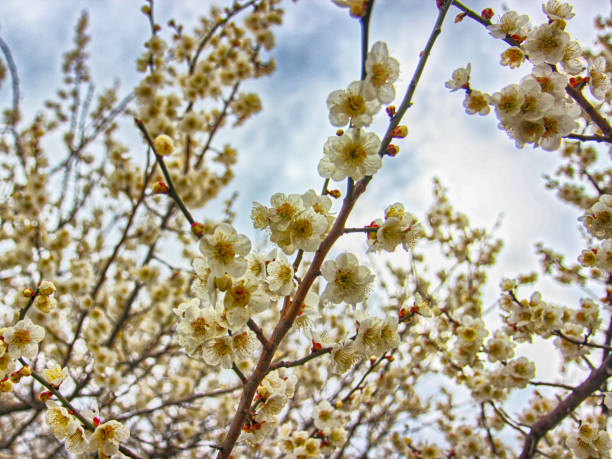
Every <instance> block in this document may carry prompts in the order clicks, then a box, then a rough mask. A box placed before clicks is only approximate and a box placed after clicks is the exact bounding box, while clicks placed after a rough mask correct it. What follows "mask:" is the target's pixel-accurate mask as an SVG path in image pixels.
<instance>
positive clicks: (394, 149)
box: [385, 143, 399, 156]
mask: <svg viewBox="0 0 612 459" xmlns="http://www.w3.org/2000/svg"><path fill="white" fill-rule="evenodd" d="M385 153H386V154H387V155H389V156H396V155H397V154H398V153H399V147H398V146H397V145H393V144H392V143H391V144H389V145H387V148H385Z"/></svg>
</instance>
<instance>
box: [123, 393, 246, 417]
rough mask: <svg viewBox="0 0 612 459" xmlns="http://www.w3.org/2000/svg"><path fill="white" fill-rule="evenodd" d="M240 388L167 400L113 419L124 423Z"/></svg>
mask: <svg viewBox="0 0 612 459" xmlns="http://www.w3.org/2000/svg"><path fill="white" fill-rule="evenodd" d="M241 387H242V386H234V387H229V388H227V389H219V390H214V391H211V392H202V393H198V394H193V395H190V396H189V397H185V398H183V399H180V400H167V401H165V402H163V403H160V404H159V405H158V406H155V407H153V408H144V409H142V410H138V411H134V412H132V413H126V414H123V415H121V416H116V417H114V418H113V419H115V420H117V421H124V420H126V419H130V418H133V417H135V416H142V415H144V414H149V413H153V412H155V411H157V410H160V409H162V408H166V407H168V406H174V405H182V404H184V403H189V402H193V401H194V400H198V399H200V398H205V397H216V396H217V395H225V394H229V393H231V392H234V391H235V390H237V389H240V388H241Z"/></svg>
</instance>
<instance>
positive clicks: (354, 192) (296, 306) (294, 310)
mask: <svg viewBox="0 0 612 459" xmlns="http://www.w3.org/2000/svg"><path fill="white" fill-rule="evenodd" d="M450 5H451V2H447V3H446V4H445V5H444V7H442V8H441V9H440V10H439V12H438V18H437V20H436V23H435V25H434V28H433V30H432V33H431V35H430V37H429V39H428V41H427V45H426V47H425V50H424V51H423V55H422V57H421V59H420V60H419V65H418V66H417V69H416V70H415V73H414V76H413V78H412V81H411V82H410V85H409V87H408V90H407V92H406V95H405V96H404V100H403V101H402V105H401V106H400V108H399V109H398V111H397V114H396V115H395V116H394V117H393V119H392V121H391V123H390V126H389V128H388V129H387V133H386V134H385V139H384V140H383V142H382V144H381V148H380V150H379V154H380V155H381V156H382V154H383V153H384V151H385V148H386V145H385V142H386V144H387V145H388V144H389V142H390V141H391V132H392V130H393V129H394V128H395V127H396V126H397V125H398V124H399V122H400V120H401V118H402V116H403V115H404V114H405V112H406V110H407V109H408V108H409V107H410V105H411V100H412V96H413V94H414V91H415V90H416V86H417V83H418V81H419V78H420V76H421V74H422V72H423V69H424V67H425V63H426V61H427V57H428V56H429V54H430V53H431V49H432V47H433V44H434V42H435V40H436V38H437V37H438V35H440V33H441V31H442V23H443V21H444V17H445V16H446V13H447V11H448V9H449V7H450ZM371 179H372V177H371V176H368V177H365V178H363V179H362V180H360V181H359V182H358V183H356V184H355V185H354V186H353V182H352V180H350V179H349V183H348V192H347V194H346V196H345V198H344V201H343V203H342V208H341V209H340V212H339V213H338V217H337V218H336V221H335V222H334V224H333V226H332V228H331V229H330V231H329V233H328V234H327V236H326V238H325V239H324V240H323V242H321V244H320V246H319V248H318V249H317V251H316V252H315V255H314V258H313V259H312V262H311V265H310V266H309V268H308V271H307V272H306V274H305V275H304V278H303V279H302V282H301V283H300V285H299V287H298V289H297V291H296V293H295V296H294V298H293V300H292V301H291V302H285V305H284V306H283V309H282V310H281V314H280V316H281V317H280V320H279V322H278V323H277V325H276V327H275V328H274V331H273V333H272V336H271V337H270V342H271V345H270V347H269V348H264V349H263V350H262V353H261V355H260V357H259V361H258V362H257V366H256V367H255V370H254V371H253V373H252V374H251V376H250V377H249V378H248V381H247V383H246V384H245V386H244V389H243V392H242V396H241V398H240V402H239V404H238V408H237V410H236V414H235V415H234V418H233V420H232V422H231V424H230V427H229V430H228V431H227V434H226V436H225V439H224V440H223V443H222V444H221V449H220V451H219V453H218V455H217V459H227V458H228V457H229V455H230V453H231V451H232V449H233V448H234V445H235V444H236V441H237V440H238V436H239V435H240V431H241V429H242V426H243V425H244V423H245V421H246V418H247V416H248V414H249V409H250V406H251V402H252V400H253V397H254V395H255V391H256V390H257V386H258V385H259V383H260V382H261V381H262V380H263V378H264V377H265V375H266V374H267V373H268V372H269V369H270V364H271V362H272V358H273V356H274V353H275V352H276V349H277V348H278V346H279V345H280V343H281V341H282V340H283V338H284V337H285V335H286V334H287V332H288V331H289V329H290V328H291V325H292V324H293V321H294V320H295V318H296V317H297V314H298V313H299V310H300V306H301V304H302V303H303V301H304V298H305V297H306V294H307V293H308V291H309V290H310V287H311V286H312V284H313V282H314V281H315V279H316V278H317V276H318V275H319V272H320V269H321V265H322V264H323V261H324V260H325V257H326V256H327V253H328V252H329V250H330V249H331V247H332V246H333V244H334V243H335V242H336V240H337V239H338V238H339V237H340V236H341V235H342V234H344V227H345V225H346V220H347V219H348V216H349V214H350V212H351V210H352V209H353V207H354V205H355V203H356V202H357V200H358V199H359V197H360V196H361V195H362V194H363V193H364V192H365V190H366V187H367V185H368V183H369V182H370V180H371Z"/></svg>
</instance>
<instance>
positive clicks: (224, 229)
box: [0, 0, 612, 458]
mask: <svg viewBox="0 0 612 459" xmlns="http://www.w3.org/2000/svg"><path fill="white" fill-rule="evenodd" d="M378 1H380V0H377V1H375V0H334V3H336V4H337V5H338V6H340V7H348V9H349V12H350V16H351V17H352V19H349V18H347V20H354V21H356V22H359V23H360V25H361V30H362V43H361V50H360V52H361V75H356V76H355V80H354V81H352V82H347V84H346V85H343V86H342V88H345V89H342V88H341V89H335V90H331V92H330V94H329V97H328V98H327V107H328V110H329V122H330V124H331V126H333V127H334V128H333V129H338V130H337V131H336V132H335V134H334V135H332V136H330V137H329V138H328V139H327V140H325V139H321V152H322V153H321V156H320V158H319V162H318V167H317V170H316V171H314V170H313V171H312V173H313V174H318V175H319V176H320V178H321V185H322V186H321V189H320V191H315V190H312V189H310V190H304V191H303V192H302V193H299V194H288V193H285V192H283V190H279V191H278V192H276V193H274V194H273V195H272V196H270V198H269V201H268V202H265V203H258V202H255V203H253V207H252V212H251V220H252V225H253V229H254V231H258V232H260V233H264V234H265V235H266V240H267V243H266V245H265V246H259V247H255V246H254V244H253V243H252V242H251V238H250V237H249V236H247V235H245V234H240V233H239V232H238V231H237V230H236V228H235V227H234V225H233V219H234V213H233V210H232V207H231V204H232V203H231V200H230V202H228V203H227V206H226V209H225V212H224V214H222V215H218V216H217V218H210V219H208V220H202V221H200V220H198V219H197V218H195V217H194V215H202V213H201V209H202V208H204V206H205V205H206V204H207V203H209V202H210V201H211V200H212V199H214V198H215V197H216V196H217V195H218V194H219V192H220V190H221V189H223V188H224V187H225V186H227V185H228V184H229V183H230V181H231V179H232V177H233V174H234V173H233V166H234V165H235V163H236V158H237V154H238V152H237V151H236V150H235V149H234V148H233V147H232V146H230V145H225V146H220V145H218V140H217V139H218V133H219V132H221V131H223V130H226V129H239V128H240V125H242V124H243V123H244V122H245V121H246V120H247V119H248V118H249V117H251V116H252V115H254V114H255V113H256V112H258V111H259V110H260V109H261V103H260V99H259V97H258V96H257V94H255V93H250V92H245V91H246V90H245V89H244V88H245V86H248V80H250V79H252V78H258V77H261V76H263V75H267V74H269V73H270V72H272V71H273V70H274V67H275V64H274V60H273V59H272V58H271V54H270V53H271V50H272V49H273V47H274V42H275V39H274V35H273V29H274V27H276V26H278V25H280V24H281V22H282V18H283V10H282V9H281V0H244V1H237V0H234V1H232V2H226V3H227V5H225V6H224V7H213V8H212V9H211V10H210V13H209V14H208V16H207V17H205V18H202V19H201V21H200V22H199V24H198V26H197V27H196V28H195V29H194V30H192V31H186V30H185V29H184V27H183V26H182V25H181V24H178V23H177V22H176V21H174V20H170V21H169V22H168V25H167V26H164V27H162V26H161V25H160V23H158V18H157V17H156V16H155V14H154V11H155V8H154V7H155V5H154V2H153V0H147V1H146V2H145V4H144V5H143V6H142V12H143V13H144V17H145V18H146V20H148V22H149V24H150V36H149V37H147V38H146V41H145V48H144V51H143V52H142V54H141V56H140V57H139V59H138V61H137V67H138V70H139V71H140V72H141V73H142V79H141V81H140V82H139V84H138V85H137V86H136V87H135V88H133V91H131V92H130V93H129V94H128V95H127V96H125V97H124V98H120V97H119V95H118V94H119V90H118V88H117V87H113V88H110V89H108V90H106V91H104V92H102V93H100V94H99V95H98V96H97V99H96V98H95V97H94V94H95V92H94V86H93V84H92V83H91V79H92V76H91V74H90V70H89V67H88V64H87V57H88V52H87V44H88V41H89V37H88V35H87V21H88V17H87V15H86V14H84V15H83V16H82V17H81V19H80V20H79V22H78V24H77V27H76V32H75V40H74V48H73V49H72V50H71V51H69V52H68V53H67V54H66V55H65V58H64V65H63V71H64V86H62V87H61V88H60V89H59V90H58V91H57V93H56V94H55V95H54V96H53V97H52V98H50V99H49V100H48V101H47V102H46V104H45V109H44V111H43V112H41V113H40V114H37V115H35V116H34V118H33V119H31V120H29V121H25V119H24V113H22V109H21V107H20V102H21V98H20V94H21V91H22V88H21V87H20V80H19V73H18V68H17V66H16V65H15V62H14V59H13V55H12V52H11V48H10V46H9V44H7V43H6V42H5V41H4V40H2V39H0V51H1V52H2V60H1V61H0V62H1V63H2V65H1V66H0V77H1V79H2V80H4V82H5V88H4V89H3V90H5V91H10V92H11V94H12V104H11V106H10V107H8V108H7V109H6V110H5V112H4V116H3V120H2V122H3V130H2V133H1V134H0V135H1V137H0V150H1V153H2V154H1V156H0V163H1V165H2V180H3V182H4V183H5V184H7V186H8V188H9V190H10V191H9V193H8V195H7V197H6V199H4V200H3V202H2V203H0V231H1V235H2V239H1V240H2V242H1V245H0V247H1V248H2V249H1V251H0V253H1V257H0V260H1V265H0V289H1V290H0V291H1V292H2V302H1V303H0V307H1V308H2V309H1V310H2V312H3V316H2V321H3V322H2V327H1V328H0V390H1V391H2V395H1V398H0V419H1V420H2V422H0V431H1V432H2V437H1V439H0V454H2V457H63V456H66V455H68V453H70V454H73V455H82V456H83V457H85V456H86V455H89V454H91V453H97V455H98V457H123V456H127V457H132V458H140V457H211V456H215V455H216V456H217V457H220V458H227V457H230V456H232V457H295V458H304V457H334V458H340V457H383V456H384V455H388V456H390V457H409V458H451V457H495V458H496V457H515V456H518V457H521V458H531V457H554V458H565V457H580V458H604V457H610V448H611V446H612V443H611V441H610V437H609V435H608V433H607V425H608V413H609V408H610V407H612V396H611V395H610V394H609V393H608V391H607V380H608V378H609V377H610V376H612V354H611V353H610V351H611V350H612V347H611V346H612V317H611V314H610V307H611V303H612V280H611V279H612V277H611V273H612V261H611V260H612V242H611V241H612V169H610V168H609V167H608V166H607V164H606V159H607V158H606V156H605V155H603V154H602V152H603V149H604V148H605V147H606V146H608V147H609V145H610V144H611V143H612V128H611V127H610V124H609V122H608V121H607V117H608V115H609V114H610V99H611V96H612V92H611V90H610V83H609V80H610V67H611V66H612V54H611V48H610V45H609V43H608V42H607V38H609V35H606V31H607V30H608V29H609V28H610V26H611V25H612V24H611V22H610V21H609V20H608V21H607V22H606V21H604V20H602V19H600V20H599V22H598V27H599V29H600V35H601V37H602V40H601V43H602V46H601V47H600V49H598V50H595V51H584V50H583V49H582V48H581V46H580V44H578V43H577V42H575V41H572V39H571V35H570V31H571V19H572V17H573V16H574V14H573V11H572V6H571V5H570V4H568V3H564V2H561V1H559V0H548V1H547V2H546V3H545V4H544V5H543V16H542V18H532V19H531V20H530V18H528V17H527V16H526V15H523V14H521V13H520V12H515V11H506V12H504V13H503V14H501V15H498V16H495V15H494V12H493V10H491V9H489V8H487V9H485V10H483V11H481V12H476V11H473V10H471V9H470V8H469V7H468V6H466V5H464V4H463V3H461V2H459V1H457V0H438V1H437V2H436V3H434V2H431V4H429V2H424V4H425V3H427V7H430V8H432V9H434V8H436V7H437V10H438V13H437V14H438V15H437V19H436V21H435V23H434V24H432V31H431V35H430V37H429V39H428V40H427V42H426V43H424V48H423V51H422V53H421V55H420V57H419V59H418V62H417V65H416V68H415V70H414V73H413V74H412V76H411V77H408V78H410V84H409V85H408V89H407V92H406V93H405V94H402V95H398V94H396V88H395V86H394V83H395V82H396V81H397V79H398V77H399V74H400V62H399V61H398V60H397V59H396V58H394V57H393V56H392V53H390V49H392V48H393V44H392V43H389V44H388V43H384V42H380V41H377V42H375V43H370V42H369V33H368V31H369V24H370V21H375V20H376V9H375V4H376V3H378ZM287 7H288V8H291V5H287ZM451 12H454V14H455V16H454V20H455V22H460V21H468V20H470V21H476V22H478V23H480V24H482V26H483V29H482V34H483V37H485V36H489V37H490V39H491V40H495V39H498V40H503V41H505V42H506V43H507V45H508V48H507V50H506V51H504V52H503V53H502V55H501V61H500V63H501V65H502V66H508V67H511V68H518V67H521V68H525V69H526V72H527V73H526V76H524V77H523V78H522V79H521V80H520V81H517V82H515V83H513V84H510V85H508V86H506V87H504V88H492V90H491V91H492V94H489V93H487V92H485V91H484V90H483V91H481V90H477V89H475V88H474V87H473V86H472V82H471V81H470V71H471V65H470V64H468V65H467V66H466V67H463V68H459V69H456V70H454V71H452V76H451V78H450V80H448V81H447V82H446V87H447V88H449V89H450V90H451V91H460V92H463V93H464V94H465V98H464V100H463V105H464V107H465V111H466V112H467V113H468V114H479V115H488V114H490V112H491V111H492V110H491V108H493V112H494V113H495V116H496V117H497V118H498V120H499V128H500V129H502V130H503V131H505V132H506V133H507V134H508V137H509V138H510V139H512V140H513V141H514V142H515V144H516V146H517V147H519V148H520V147H523V146H524V145H526V144H531V145H533V146H536V147H540V148H542V149H545V150H550V151H556V152H559V153H560V154H561V155H560V161H561V162H562V164H561V167H560V168H559V170H558V172H557V174H556V176H555V177H548V178H547V183H546V186H547V187H548V188H550V189H553V190H557V192H558V195H559V197H560V199H561V200H563V201H565V202H568V203H570V204H572V205H574V206H577V207H578V208H579V209H581V212H582V214H583V216H582V217H581V219H580V220H581V222H580V224H581V225H582V226H581V227H582V230H583V231H582V234H583V237H584V250H582V252H581V253H579V254H578V253H577V254H576V258H577V262H570V263H568V262H566V261H565V260H564V259H563V257H562V256H560V255H559V254H558V253H556V252H555V251H553V250H552V249H549V248H546V247H545V246H543V245H541V246H539V247H538V252H539V254H540V255H541V257H542V268H543V272H544V274H545V275H550V276H552V277H553V278H554V279H556V280H557V281H558V282H560V283H562V284H566V285H570V286H574V287H575V288H576V289H577V290H578V289H582V291H584V292H586V293H584V295H583V296H582V298H581V299H580V300H579V301H578V302H577V303H576V304H571V303H569V302H568V304H567V305H556V304H553V303H551V302H549V301H547V300H546V298H545V297H544V295H543V294H542V293H540V292H539V291H537V290H535V288H533V287H530V286H529V284H532V283H533V282H535V280H536V275H535V274H532V275H518V274H517V275H510V274H509V275H508V276H507V277H506V278H504V279H503V280H502V281H501V284H500V287H501V289H500V290H501V291H500V293H499V301H498V302H497V306H496V310H495V314H496V317H497V320H492V319H491V315H485V311H483V300H482V296H483V290H484V287H485V284H486V278H487V272H488V270H489V269H490V268H491V267H492V266H493V265H494V264H495V261H496V256H497V254H498V252H499V251H500V249H501V241H499V240H497V239H495V238H494V236H493V235H492V234H491V233H490V232H489V231H487V230H484V229H481V228H475V227H473V226H472V225H470V223H469V220H468V218H467V217H466V216H465V215H464V214H462V213H459V212H457V211H455V210H454V209H453V207H452V206H451V204H450V203H449V201H448V198H447V196H446V191H445V189H444V187H443V186H442V185H441V184H440V183H439V182H436V183H435V184H434V201H433V203H432V206H431V208H430V210H429V211H428V212H427V213H426V214H425V215H423V216H421V218H417V216H415V215H413V214H412V213H411V212H409V209H406V206H405V205H404V204H402V203H399V202H397V203H384V204H383V205H382V206H381V207H380V210H379V212H380V213H379V215H376V216H373V220H372V221H371V222H369V223H367V224H362V225H361V226H356V227H349V226H348V224H347V222H348V221H349V216H350V215H351V212H352V211H353V209H354V208H355V207H356V206H358V205H359V203H360V202H361V201H362V200H366V199H367V188H368V187H369V186H370V182H372V183H373V184H375V183H376V173H377V172H378V171H379V170H380V169H381V168H385V167H389V163H394V162H400V161H402V158H401V155H399V156H398V152H399V143H400V142H401V140H399V139H402V138H404V137H406V135H407V134H408V129H407V127H406V126H405V125H404V124H402V118H403V117H404V114H405V113H406V111H407V110H408V109H409V108H410V106H411V104H412V100H413V96H414V94H415V91H417V90H418V83H419V80H420V77H421V75H422V72H423V70H424V68H425V66H426V64H427V60H428V58H429V56H430V53H431V51H432V48H433V47H434V45H435V42H436V39H437V37H438V36H439V35H440V33H443V32H442V31H443V28H444V27H443V26H444V24H445V21H448V20H449V18H450V17H452V14H453V13H451ZM531 21H536V22H535V23H532V22H531ZM467 58H469V56H466V59H467ZM451 70H452V69H451ZM449 73H450V72H449ZM0 81H1V80H0ZM440 84H443V82H440ZM587 91H588V93H587ZM589 93H590V94H589ZM449 97H453V96H452V95H449ZM324 102H325V101H321V103H322V104H323V103H324ZM393 104H396V105H393ZM383 108H384V109H383ZM491 116H493V115H491ZM376 117H383V118H385V117H386V119H387V120H388V126H387V128H386V130H385V131H384V132H374V130H373V129H372V128H371V125H372V122H373V120H374V119H375V118H376ZM126 118H127V119H130V120H132V121H133V124H132V128H131V129H132V132H133V133H136V134H137V135H138V138H139V140H140V144H139V145H140V150H139V151H138V152H135V151H129V149H128V148H127V146H126V144H125V143H122V141H121V140H120V139H119V135H120V134H123V131H122V130H121V129H120V128H119V126H120V120H121V119H126ZM50 138H54V139H55V144H54V147H53V148H49V146H48V145H49V143H48V139H50ZM58 139H59V140H58ZM58 151H62V152H63V153H62V155H60V154H58ZM347 233H362V235H363V238H364V240H365V241H366V242H367V252H368V253H369V254H371V255H370V258H366V257H365V256H364V253H363V251H361V252H346V251H339V250H337V249H336V248H335V245H336V242H337V241H338V240H339V239H340V238H342V237H344V236H345V235H346V234H347ZM421 245H423V246H425V248H423V249H421ZM169 247H170V248H171V249H170V250H168V248H169ZM434 248H437V249H439V252H440V254H438V256H437V257H436V258H435V259H436V260H437V261H436V263H440V266H439V270H438V271H437V273H436V274H435V275H433V276H431V275H430V274H428V272H429V271H427V270H426V269H425V266H427V265H429V264H430V261H429V260H430V258H429V255H428V254H429V252H430V251H431V250H433V249H434ZM394 251H403V253H404V260H405V261H404V262H403V263H402V264H401V265H400V266H396V265H393V264H389V265H388V266H387V267H386V268H384V269H379V268H377V267H376V266H377V265H376V263H375V260H376V259H377V257H379V259H382V258H381V257H383V256H384V254H385V253H390V252H394ZM182 260H188V261H189V264H190V266H191V267H190V269H185V268H184V267H182V266H184V264H183V265H182V264H181V261H182ZM375 273H377V274H378V275H375ZM536 337H539V338H542V339H551V340H552V341H553V342H554V347H555V349H556V350H557V351H558V353H559V354H560V356H561V359H562V361H563V367H562V368H561V369H560V371H559V372H558V373H557V374H552V375H549V378H547V379H546V380H535V363H534V362H533V361H531V360H529V359H528V358H527V357H526V356H525V355H522V351H521V350H522V349H524V347H517V346H519V345H522V344H524V343H531V342H532V341H533V340H534V338H536ZM423 385H426V386H428V387H429V390H427V391H425V392H424V393H420V392H419V388H420V387H423ZM432 387H434V388H435V390H431V388H432ZM517 400H520V401H521V404H517V402H516V401H517Z"/></svg>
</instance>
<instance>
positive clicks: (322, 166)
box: [318, 128, 382, 182]
mask: <svg viewBox="0 0 612 459" xmlns="http://www.w3.org/2000/svg"><path fill="white" fill-rule="evenodd" d="M379 146H380V139H379V138H378V136H377V135H376V134H374V133H372V132H368V133H364V132H362V131H360V130H359V129H354V128H350V129H348V130H347V131H346V132H345V133H344V134H342V135H341V136H339V137H338V136H333V137H329V138H328V139H327V142H325V146H324V147H323V158H322V159H321V161H320V162H319V166H318V170H319V175H321V177H324V178H331V179H333V180H335V181H336V182H339V181H341V180H344V179H345V178H347V177H350V178H352V179H353V180H361V179H362V178H363V177H365V176H366V175H373V174H374V173H375V172H376V171H378V169H380V168H381V166H382V161H381V159H380V156H378V148H379Z"/></svg>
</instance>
